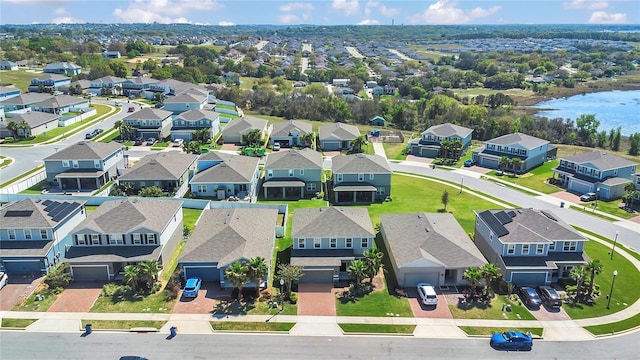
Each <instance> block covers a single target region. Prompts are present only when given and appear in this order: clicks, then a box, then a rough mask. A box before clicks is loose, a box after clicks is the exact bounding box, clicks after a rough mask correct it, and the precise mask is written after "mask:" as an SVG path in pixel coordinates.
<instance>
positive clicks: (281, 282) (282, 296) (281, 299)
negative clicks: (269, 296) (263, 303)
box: [280, 279, 284, 311]
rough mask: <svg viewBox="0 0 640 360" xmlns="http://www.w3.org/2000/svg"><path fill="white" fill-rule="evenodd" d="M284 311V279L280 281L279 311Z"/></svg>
mask: <svg viewBox="0 0 640 360" xmlns="http://www.w3.org/2000/svg"><path fill="white" fill-rule="evenodd" d="M282 310H284V279H280V311H282Z"/></svg>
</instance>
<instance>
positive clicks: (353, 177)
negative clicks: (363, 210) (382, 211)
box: [331, 154, 392, 204]
mask: <svg viewBox="0 0 640 360" xmlns="http://www.w3.org/2000/svg"><path fill="white" fill-rule="evenodd" d="M331 170H332V173H333V178H332V181H331V183H332V186H333V193H334V199H333V201H334V202H335V203H336V204H342V203H372V202H375V201H381V200H384V199H386V198H387V196H390V195H391V174H392V171H391V167H390V166H389V163H388V162H387V159H385V158H384V157H382V156H380V155H376V154H352V155H344V154H340V155H337V156H334V157H333V158H332V159H331Z"/></svg>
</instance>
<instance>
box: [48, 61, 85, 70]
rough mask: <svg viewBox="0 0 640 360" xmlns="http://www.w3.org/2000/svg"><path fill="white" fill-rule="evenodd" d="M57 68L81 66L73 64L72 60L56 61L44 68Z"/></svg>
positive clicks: (72, 68)
mask: <svg viewBox="0 0 640 360" xmlns="http://www.w3.org/2000/svg"><path fill="white" fill-rule="evenodd" d="M55 69H65V70H67V69H71V70H76V69H80V66H78V65H76V64H72V63H70V62H56V63H51V64H48V65H47V66H45V67H44V68H43V69H42V70H55Z"/></svg>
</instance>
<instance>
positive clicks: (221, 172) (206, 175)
mask: <svg viewBox="0 0 640 360" xmlns="http://www.w3.org/2000/svg"><path fill="white" fill-rule="evenodd" d="M218 156H219V157H220V158H222V156H220V155H218ZM223 160H224V161H223V162H222V163H220V164H217V165H215V166H212V167H210V168H208V169H206V170H204V171H201V172H199V173H197V174H196V175H195V176H194V177H193V179H191V183H192V184H195V183H247V182H251V180H252V179H253V176H254V174H255V171H256V168H257V167H258V163H259V162H260V159H259V158H256V157H250V156H242V155H232V156H231V157H230V158H227V159H223Z"/></svg>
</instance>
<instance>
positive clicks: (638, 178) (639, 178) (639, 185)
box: [633, 173, 640, 202]
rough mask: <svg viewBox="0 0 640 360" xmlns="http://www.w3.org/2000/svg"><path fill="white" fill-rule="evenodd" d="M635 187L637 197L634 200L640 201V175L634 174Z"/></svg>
mask: <svg viewBox="0 0 640 360" xmlns="http://www.w3.org/2000/svg"><path fill="white" fill-rule="evenodd" d="M633 185H634V186H635V188H636V191H637V193H636V196H635V197H634V198H633V199H634V201H636V202H637V201H638V200H640V173H635V174H633Z"/></svg>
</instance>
